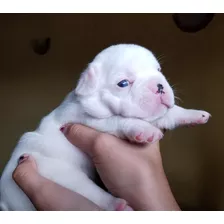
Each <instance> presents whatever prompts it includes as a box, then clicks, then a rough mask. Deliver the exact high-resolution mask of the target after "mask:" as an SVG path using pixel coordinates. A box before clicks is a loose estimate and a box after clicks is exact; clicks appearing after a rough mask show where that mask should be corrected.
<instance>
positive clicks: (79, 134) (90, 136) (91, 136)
mask: <svg viewBox="0 0 224 224" xmlns="http://www.w3.org/2000/svg"><path fill="white" fill-rule="evenodd" d="M60 130H61V131H62V132H63V133H64V135H65V137H66V138H67V139H68V140H69V141H70V142H71V143H72V144H73V145H75V146H77V147H78V148H80V149H81V150H83V151H84V152H85V153H87V154H88V155H90V156H91V155H92V148H93V145H94V144H95V140H96V138H97V137H98V136H99V135H100V132H98V131H96V130H94V129H92V128H89V127H86V126H83V125H79V124H68V125H65V126H63V127H62V128H61V129H60Z"/></svg>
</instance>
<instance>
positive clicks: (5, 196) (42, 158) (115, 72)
mask: <svg viewBox="0 0 224 224" xmlns="http://www.w3.org/2000/svg"><path fill="white" fill-rule="evenodd" d="M209 117H210V114H209V113H207V112H205V111H199V110H191V109H184V108H181V107H179V106H176V105H175V100H174V93H173V90H172V88H171V87H170V85H169V84H168V82H167V80H166V78H165V77H164V75H163V74H162V72H161V68H160V65H159V63H158V61H157V60H156V58H155V57H154V55H153V54H152V53H151V52H150V51H149V50H147V49H145V48H144V47H141V46H138V45H134V44H119V45H115V46H111V47H109V48H107V49H105V50H103V51H102V52H100V53H99V54H98V55H97V56H96V57H95V58H94V60H93V61H92V62H91V63H90V64H89V65H88V67H87V68H86V70H85V71H84V72H83V73H82V75H81V78H80V80H79V82H78V85H77V87H76V89H75V90H74V91H72V92H71V93H69V94H68V96H67V97H66V98H65V100H64V102H62V104H61V105H60V106H59V107H57V108H56V109H55V110H53V111H52V112H51V113H50V114H49V115H47V116H46V117H44V118H43V119H42V121H41V123H40V125H39V127H38V128H37V129H36V130H35V131H33V132H28V133H25V134H24V135H23V136H22V137H21V139H20V141H19V143H18V145H17V146H16V148H15V150H14V152H13V153H12V155H11V159H10V160H9V162H8V164H7V166H6V167H5V169H4V172H3V174H2V177H1V182H0V195H1V200H0V205H1V209H2V210H35V208H34V206H33V204H32V203H31V202H30V200H29V199H28V198H27V196H26V195H25V194H24V193H23V192H22V191H21V190H20V188H19V187H18V186H17V185H16V184H15V182H14V181H13V180H12V172H13V171H14V169H15V168H16V166H17V162H18V159H19V157H20V156H21V155H22V154H24V153H28V154H30V155H32V156H33V157H34V158H35V160H36V162H37V166H38V170H39V172H40V174H41V175H43V176H44V177H46V178H48V179H50V180H53V181H55V182H56V183H58V184H60V185H62V186H64V187H66V188H69V189H70V190H72V191H75V192H78V193H80V194H81V195H83V196H85V197H86V198H88V199H90V200H91V201H93V202H94V203H96V204H97V205H98V206H100V207H101V208H103V209H105V210H116V209H117V207H118V205H119V203H120V202H121V201H122V200H120V201H119V199H117V198H115V197H113V196H112V195H111V194H109V193H107V192H105V191H104V190H102V189H101V188H100V187H98V186H97V185H96V184H95V183H94V167H93V165H92V163H91V161H90V160H89V158H88V157H87V156H86V155H85V154H84V153H82V152H81V151H80V150H79V149H78V148H76V147H74V146H73V145H71V144H70V143H69V142H68V141H67V139H66V138H65V137H64V135H63V134H62V133H61V131H60V127H61V126H62V125H64V124H65V123H68V122H72V123H80V124H84V125H87V126H89V127H92V128H95V129H97V130H99V131H103V132H107V133H110V134H113V135H115V136H118V137H120V138H127V139H129V140H131V141H135V142H149V143H152V142H155V141H158V140H160V139H161V138H162V137H163V133H162V132H161V130H160V129H174V128H175V127H177V126H179V125H188V124H192V123H193V124H204V123H206V122H207V121H208V119H209Z"/></svg>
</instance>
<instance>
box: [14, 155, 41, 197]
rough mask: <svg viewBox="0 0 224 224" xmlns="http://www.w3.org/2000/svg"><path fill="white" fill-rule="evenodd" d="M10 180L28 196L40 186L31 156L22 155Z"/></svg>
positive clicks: (38, 176) (35, 166)
mask: <svg viewBox="0 0 224 224" xmlns="http://www.w3.org/2000/svg"><path fill="white" fill-rule="evenodd" d="M12 178H13V180H14V181H15V182H16V183H17V185H18V186H19V187H20V188H21V189H22V190H23V191H24V192H25V194H27V195H28V196H30V195H32V194H33V191H35V188H36V187H37V186H38V185H39V184H40V175H39V174H38V172H37V165H36V162H35V161H34V159H33V158H32V156H29V155H27V154H24V155H22V156H21V157H20V158H19V159H18V166H17V167H16V169H15V170H14V172H13V174H12Z"/></svg>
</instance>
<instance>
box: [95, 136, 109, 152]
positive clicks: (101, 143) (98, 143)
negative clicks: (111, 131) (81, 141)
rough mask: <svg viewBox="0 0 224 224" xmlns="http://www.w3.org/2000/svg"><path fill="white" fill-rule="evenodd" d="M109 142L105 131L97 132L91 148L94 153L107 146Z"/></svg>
mask: <svg viewBox="0 0 224 224" xmlns="http://www.w3.org/2000/svg"><path fill="white" fill-rule="evenodd" d="M108 142H109V136H108V134H105V133H99V134H98V135H97V137H96V139H95V142H94V146H93V149H94V151H95V153H99V152H100V151H101V149H102V148H107V147H108Z"/></svg>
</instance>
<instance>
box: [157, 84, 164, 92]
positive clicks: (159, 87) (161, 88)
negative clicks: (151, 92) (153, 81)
mask: <svg viewBox="0 0 224 224" xmlns="http://www.w3.org/2000/svg"><path fill="white" fill-rule="evenodd" d="M157 87H158V91H157V92H158V93H164V92H163V89H164V87H163V85H162V84H160V83H159V84H157Z"/></svg>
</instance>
